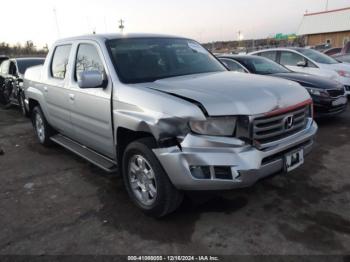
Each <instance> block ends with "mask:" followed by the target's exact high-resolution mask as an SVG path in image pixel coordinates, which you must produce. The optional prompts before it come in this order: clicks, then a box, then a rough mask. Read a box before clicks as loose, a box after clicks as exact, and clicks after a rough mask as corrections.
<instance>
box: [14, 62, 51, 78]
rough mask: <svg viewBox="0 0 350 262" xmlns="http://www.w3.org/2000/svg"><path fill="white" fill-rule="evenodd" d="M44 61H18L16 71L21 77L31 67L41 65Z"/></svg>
mask: <svg viewBox="0 0 350 262" xmlns="http://www.w3.org/2000/svg"><path fill="white" fill-rule="evenodd" d="M44 61H45V59H26V60H18V61H17V67H18V71H19V72H20V73H21V74H22V75H23V74H24V73H25V72H26V70H27V69H28V68H29V67H31V66H36V65H42V64H43V63H44Z"/></svg>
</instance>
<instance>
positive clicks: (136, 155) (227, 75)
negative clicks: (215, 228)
mask: <svg viewBox="0 0 350 262" xmlns="http://www.w3.org/2000/svg"><path fill="white" fill-rule="evenodd" d="M24 87H25V96H26V100H25V104H26V107H27V110H28V112H29V113H30V114H31V117H32V122H33V126H34V129H35V132H36V135H37V137H38V140H39V142H40V143H41V144H43V145H45V146H46V145H47V146H48V145H50V144H51V143H52V142H54V143H57V144H59V145H61V146H63V147H65V148H67V149H69V150H71V151H73V152H74V153H76V154H78V155H80V156H81V157H83V158H85V159H86V160H88V161H90V162H92V163H93V164H95V165H97V166H99V167H101V168H102V169H104V170H106V171H108V172H116V170H117V168H118V170H119V172H116V173H119V174H122V175H123V179H124V181H125V186H126V189H127V191H128V193H129V195H130V197H131V199H132V200H133V202H134V203H135V204H136V205H137V206H138V207H139V208H141V209H142V210H143V211H144V212H145V213H147V214H149V215H152V216H156V217H161V216H164V215H166V214H168V213H170V212H172V211H174V210H175V209H176V208H177V207H178V206H179V204H180V203H181V201H182V199H183V192H184V191H186V190H228V189H235V188H242V187H248V186H251V185H253V184H254V183H255V182H257V181H258V180H259V179H261V178H264V177H267V176H270V175H273V174H276V173H281V172H289V171H292V170H293V169H295V168H297V167H299V166H300V165H301V164H303V162H304V156H305V155H307V154H308V153H309V152H310V151H311V148H312V144H313V137H314V135H315V133H316V131H317V125H316V124H315V122H314V121H313V118H312V114H313V112H312V101H311V99H310V96H309V95H308V93H307V91H306V90H305V89H304V88H303V87H301V86H299V85H298V84H296V83H294V82H290V81H287V80H280V79H276V78H269V77H264V76H256V75H246V74H241V73H234V72H229V71H228V70H227V69H226V68H225V66H224V65H223V64H222V63H221V62H219V61H218V60H217V59H216V58H215V57H214V56H213V55H211V54H210V53H209V52H208V51H207V50H206V49H205V48H203V47H202V46H201V45H200V44H198V43H197V42H196V41H194V40H190V39H187V38H181V37H173V36H165V35H150V34H130V35H116V34H113V35H91V36H81V37H75V38H69V39H64V40H59V41H57V42H56V43H55V44H54V46H53V47H52V49H51V50H50V52H49V54H48V56H47V58H46V61H45V64H44V65H43V66H37V67H33V68H30V69H28V70H27V71H26V74H25V80H24Z"/></svg>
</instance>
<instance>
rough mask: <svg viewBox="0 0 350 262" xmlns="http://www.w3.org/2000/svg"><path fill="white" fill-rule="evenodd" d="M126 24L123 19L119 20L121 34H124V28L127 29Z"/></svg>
mask: <svg viewBox="0 0 350 262" xmlns="http://www.w3.org/2000/svg"><path fill="white" fill-rule="evenodd" d="M124 22H125V21H124V20H123V19H120V20H119V29H120V32H121V33H123V32H124V28H125V26H124Z"/></svg>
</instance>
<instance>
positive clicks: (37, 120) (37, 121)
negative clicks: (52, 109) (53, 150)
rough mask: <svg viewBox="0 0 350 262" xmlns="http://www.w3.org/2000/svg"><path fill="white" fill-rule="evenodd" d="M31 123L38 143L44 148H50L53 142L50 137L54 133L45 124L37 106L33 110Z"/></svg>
mask: <svg viewBox="0 0 350 262" xmlns="http://www.w3.org/2000/svg"><path fill="white" fill-rule="evenodd" d="M32 123H33V127H34V130H35V134H36V136H37V138H38V141H39V143H40V144H42V145H44V146H51V145H52V144H53V142H52V141H51V140H50V137H51V136H53V135H54V134H55V131H54V129H53V128H52V127H51V126H50V124H49V123H48V122H47V120H46V118H45V116H44V114H43V112H42V111H41V108H40V107H39V106H36V107H35V108H34V109H33V112H32Z"/></svg>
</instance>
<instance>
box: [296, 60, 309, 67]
mask: <svg viewBox="0 0 350 262" xmlns="http://www.w3.org/2000/svg"><path fill="white" fill-rule="evenodd" d="M297 66H299V67H307V61H305V60H303V61H300V62H298V63H297Z"/></svg>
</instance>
